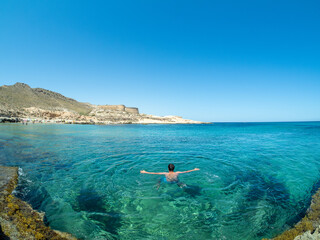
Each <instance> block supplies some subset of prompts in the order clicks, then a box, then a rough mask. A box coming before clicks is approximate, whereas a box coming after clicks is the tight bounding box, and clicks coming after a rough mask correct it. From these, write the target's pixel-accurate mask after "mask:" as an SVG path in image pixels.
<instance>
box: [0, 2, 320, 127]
mask: <svg viewBox="0 0 320 240" xmlns="http://www.w3.org/2000/svg"><path fill="white" fill-rule="evenodd" d="M15 82H24V83H27V84H29V85H30V86H31V87H42V88H46V89H49V90H53V91H57V92H59V93H61V94H63V95H65V96H68V97H72V98H74V99H76V100H78V101H82V102H90V103H93V104H125V105H127V106H136V107H139V109H140V112H143V113H149V114H155V115H180V116H183V117H185V118H190V119H195V120H204V121H213V122H217V121H295V120H320V1H319V0H315V1H308V0H306V1H301V0H300V1H295V0H290V1H281V0H267V1H265V0H258V1H257V0H253V1H245V0H243V1H238V0H234V1H228V0H226V1H213V0H210V1H188V0H183V1H179V0H174V1H173V0H169V1H167V0H161V1H156V0H151V1H150V0H145V1H140V0H134V1H132V0H130V1H126V0H123V1H94V0H90V1H81V0H74V1H69V0H54V1H53V0H50V1H49V0H32V1H26V0H14V1H13V0H1V2H0V85H3V84H6V85H11V84H14V83H15Z"/></svg>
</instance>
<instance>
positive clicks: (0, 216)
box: [0, 166, 76, 240]
mask: <svg viewBox="0 0 320 240" xmlns="http://www.w3.org/2000/svg"><path fill="white" fill-rule="evenodd" d="M17 182H18V168H17V167H2V166H0V239H16V240H25V239H30V240H31V239H36V240H40V239H55V240H76V238H74V237H73V236H71V235H70V234H68V233H63V232H59V231H55V230H53V229H51V228H50V227H48V226H46V225H45V224H44V222H43V217H44V214H42V213H39V212H37V211H35V210H33V209H32V207H31V206H30V205H29V204H28V203H26V202H24V201H22V200H20V199H19V198H16V197H15V196H14V195H13V194H12V191H13V190H14V189H15V187H16V185H17Z"/></svg>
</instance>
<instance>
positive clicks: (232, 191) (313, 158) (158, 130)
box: [0, 122, 320, 240]
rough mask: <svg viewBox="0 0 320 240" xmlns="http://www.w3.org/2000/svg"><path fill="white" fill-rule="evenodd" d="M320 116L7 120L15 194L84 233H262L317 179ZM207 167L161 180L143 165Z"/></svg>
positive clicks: (3, 147)
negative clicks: (210, 120)
mask: <svg viewBox="0 0 320 240" xmlns="http://www.w3.org/2000/svg"><path fill="white" fill-rule="evenodd" d="M319 162H320V123H319V122H313V123H311V122H309V123H302V122H301V123H225V124H222V123H221V124H213V125H146V126H142V125H125V126H80V125H40V124H35V125H32V124H31V125H30V124H29V125H27V126H25V125H20V124H1V125H0V164H1V165H6V166H19V167H20V168H21V169H20V174H21V175H20V183H19V186H18V188H17V190H16V195H17V196H19V197H20V198H22V199H24V200H26V201H28V202H29V203H31V204H32V206H33V207H34V208H36V209H38V210H39V211H44V212H45V213H46V219H45V220H46V222H47V223H48V224H49V225H50V226H51V227H52V228H54V229H58V230H61V231H66V232H69V233H72V234H73V235H74V236H76V237H78V238H81V239H237V240H239V239H248V240H253V239H261V238H263V237H273V236H275V235H276V234H278V233H280V232H282V231H283V230H285V229H287V228H289V227H290V225H293V224H294V223H295V222H297V221H298V220H299V218H300V217H301V216H302V215H303V214H304V212H305V210H306V208H307V207H308V204H309V201H310V197H311V195H312V194H313V193H314V191H315V190H316V189H317V188H318V187H319V179H320V172H319V170H320V165H319ZM169 163H174V164H175V165H176V170H177V171H183V170H189V169H192V168H195V167H198V168H200V169H201V171H198V172H193V173H187V174H183V175H181V176H180V180H181V181H182V182H184V183H186V184H187V187H186V188H179V187H178V186H177V185H175V184H165V183H164V184H162V185H161V187H160V189H159V190H157V188H156V184H157V182H158V180H159V176H157V175H146V174H140V173H139V171H140V170H146V171H166V169H167V165H168V164H169Z"/></svg>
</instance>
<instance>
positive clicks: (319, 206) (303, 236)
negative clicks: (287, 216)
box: [274, 189, 320, 240]
mask: <svg viewBox="0 0 320 240" xmlns="http://www.w3.org/2000/svg"><path fill="white" fill-rule="evenodd" d="M319 225H320V189H318V191H317V192H316V193H315V194H314V195H313V196H312V200H311V204H310V207H309V209H308V210H307V213H306V215H305V216H304V218H302V219H301V221H300V222H298V223H297V224H296V225H295V226H294V227H293V228H291V229H289V230H287V231H285V232H284V233H282V234H281V235H279V236H277V237H275V238H274V240H311V239H319V240H320V236H319V227H320V226H319Z"/></svg>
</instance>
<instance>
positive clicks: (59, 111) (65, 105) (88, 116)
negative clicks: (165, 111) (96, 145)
mask: <svg viewBox="0 0 320 240" xmlns="http://www.w3.org/2000/svg"><path fill="white" fill-rule="evenodd" d="M27 120H29V121H33V122H52V123H77V124H128V123H141V124H149V123H166V124H173V123H201V122H199V121H193V120H187V119H183V118H182V117H178V116H167V117H159V116H153V115H147V114H140V113H139V109H138V108H135V107H126V106H125V105H92V104H89V103H81V102H78V101H76V100H74V99H72V98H68V97H65V96H63V95H61V94H60V93H56V92H52V91H49V90H46V89H42V88H31V87H30V86H28V85H27V84H24V83H16V84H14V85H11V86H7V85H3V86H1V87H0V122H6V121H10V122H20V121H27Z"/></svg>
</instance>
